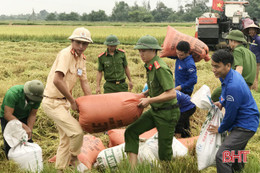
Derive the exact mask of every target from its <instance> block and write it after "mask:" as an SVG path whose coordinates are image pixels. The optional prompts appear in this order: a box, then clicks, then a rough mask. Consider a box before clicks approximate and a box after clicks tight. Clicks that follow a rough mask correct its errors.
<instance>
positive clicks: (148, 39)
mask: <svg viewBox="0 0 260 173" xmlns="http://www.w3.org/2000/svg"><path fill="white" fill-rule="evenodd" d="M134 49H156V50H162V48H161V46H159V44H158V41H157V39H156V38H155V37H153V36H151V35H146V36H143V37H141V38H140V39H139V40H138V41H137V43H136V46H135V47H134Z"/></svg>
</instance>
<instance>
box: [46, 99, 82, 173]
mask: <svg viewBox="0 0 260 173" xmlns="http://www.w3.org/2000/svg"><path fill="white" fill-rule="evenodd" d="M42 108H43V110H44V112H45V113H46V115H47V116H48V117H49V118H50V119H52V120H53V121H54V122H55V123H56V126H57V129H58V131H59V137H60V144H59V146H58V150H57V155H56V165H55V167H56V169H65V168H66V166H68V165H69V163H70V160H71V156H77V155H78V154H79V153H80V149H81V146H82V142H83V135H84V134H83V131H82V128H81V126H80V124H79V122H78V121H77V120H76V119H75V118H74V117H72V116H71V114H70V111H69V109H70V103H69V102H68V101H67V100H66V99H50V98H46V97H45V98H44V99H43V101H42Z"/></svg>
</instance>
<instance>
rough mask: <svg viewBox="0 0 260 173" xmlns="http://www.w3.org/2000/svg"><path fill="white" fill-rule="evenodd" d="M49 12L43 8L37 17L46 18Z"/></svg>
mask: <svg viewBox="0 0 260 173" xmlns="http://www.w3.org/2000/svg"><path fill="white" fill-rule="evenodd" d="M48 14H49V13H48V12H47V11H46V10H41V11H40V12H39V13H38V14H37V18H38V19H40V20H45V19H46V17H47V16H48Z"/></svg>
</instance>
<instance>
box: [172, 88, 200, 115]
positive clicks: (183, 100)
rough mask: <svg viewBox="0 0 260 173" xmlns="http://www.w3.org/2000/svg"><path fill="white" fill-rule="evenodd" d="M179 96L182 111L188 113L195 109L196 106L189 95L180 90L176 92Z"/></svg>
mask: <svg viewBox="0 0 260 173" xmlns="http://www.w3.org/2000/svg"><path fill="white" fill-rule="evenodd" d="M176 95H177V101H178V104H179V106H180V111H181V113H182V112H186V111H188V110H190V109H192V108H194V107H195V106H196V105H195V104H194V103H192V102H191V101H190V99H191V98H190V96H189V95H188V94H184V93H182V92H180V91H178V90H176Z"/></svg>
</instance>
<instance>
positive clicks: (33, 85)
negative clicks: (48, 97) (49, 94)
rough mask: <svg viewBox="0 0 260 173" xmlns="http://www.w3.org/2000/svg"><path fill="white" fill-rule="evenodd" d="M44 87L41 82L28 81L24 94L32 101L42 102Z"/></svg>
mask: <svg viewBox="0 0 260 173" xmlns="http://www.w3.org/2000/svg"><path fill="white" fill-rule="evenodd" d="M43 91H44V85H43V84H42V82H41V81H39V80H32V81H28V82H26V83H25V84H24V93H25V95H26V96H27V97H28V98H29V99H30V100H32V101H36V102H39V101H42V98H43Z"/></svg>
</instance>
